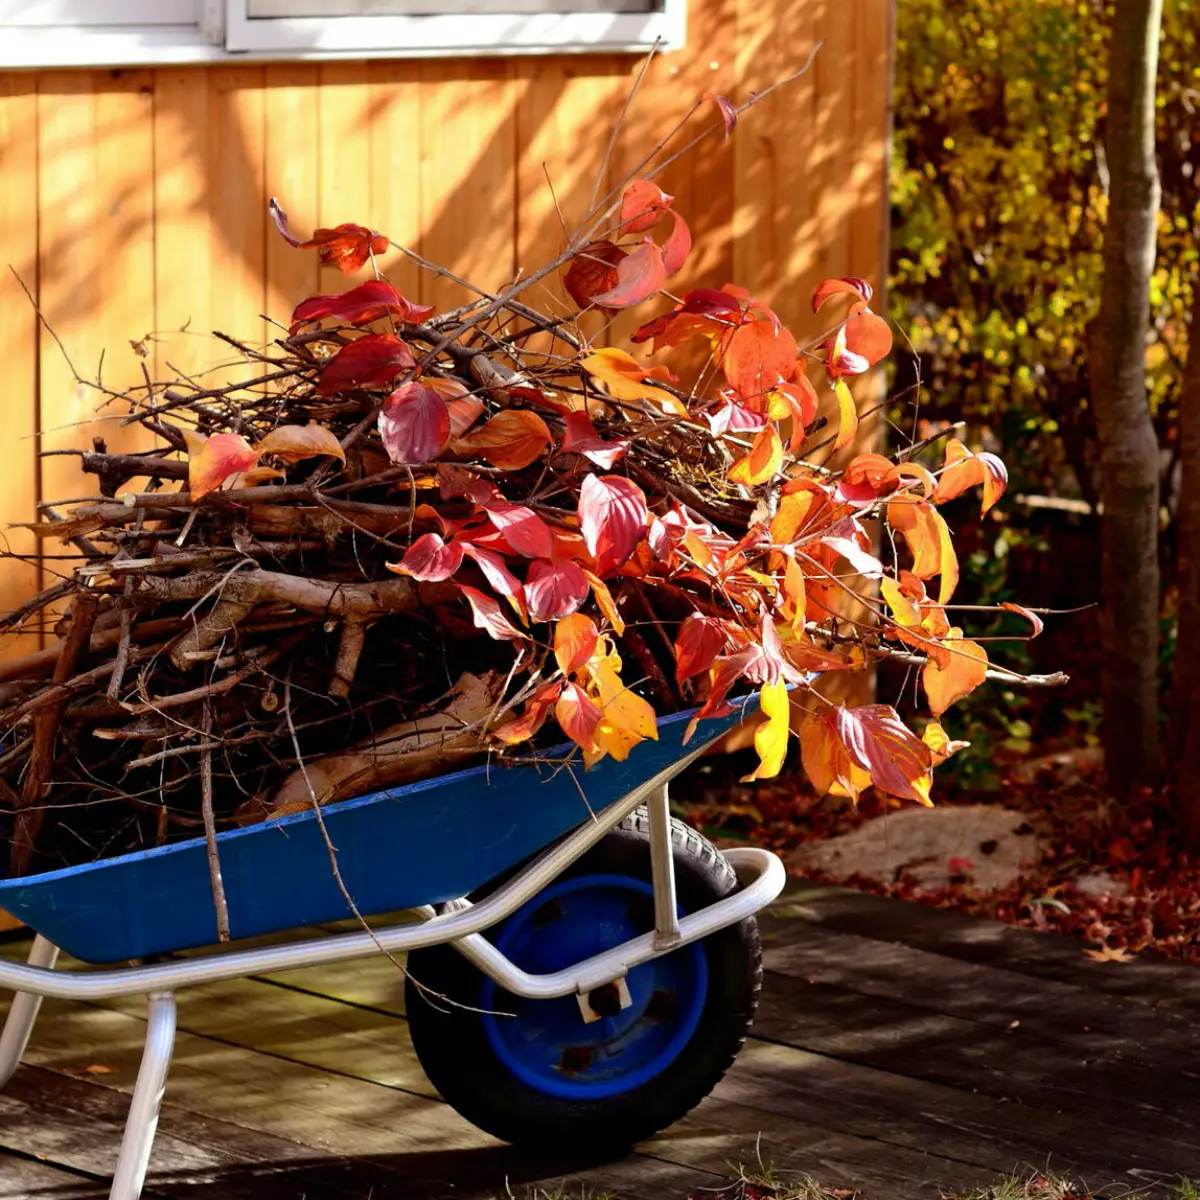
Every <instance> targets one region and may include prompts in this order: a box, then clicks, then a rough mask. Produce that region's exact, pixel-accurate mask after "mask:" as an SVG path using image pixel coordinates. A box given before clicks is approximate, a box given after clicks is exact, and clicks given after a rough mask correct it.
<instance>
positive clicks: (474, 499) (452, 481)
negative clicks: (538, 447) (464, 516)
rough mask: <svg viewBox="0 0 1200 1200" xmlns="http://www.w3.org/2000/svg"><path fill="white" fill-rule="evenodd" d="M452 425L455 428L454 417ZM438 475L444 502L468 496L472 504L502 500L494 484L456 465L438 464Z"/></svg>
mask: <svg viewBox="0 0 1200 1200" xmlns="http://www.w3.org/2000/svg"><path fill="white" fill-rule="evenodd" d="M451 425H452V427H453V417H451ZM437 473H438V480H439V483H440V485H441V493H442V499H443V500H455V499H457V498H458V497H459V496H466V498H467V499H468V500H470V501H471V503H472V504H490V503H491V502H492V501H493V500H500V499H501V498H502V497H501V495H500V489H499V488H498V487H497V486H496V485H495V484H494V483H490V482H489V481H488V480H486V479H480V478H479V476H478V475H476V474H474V473H473V472H471V471H468V470H466V469H465V468H464V467H459V466H455V464H454V463H438V468H437Z"/></svg>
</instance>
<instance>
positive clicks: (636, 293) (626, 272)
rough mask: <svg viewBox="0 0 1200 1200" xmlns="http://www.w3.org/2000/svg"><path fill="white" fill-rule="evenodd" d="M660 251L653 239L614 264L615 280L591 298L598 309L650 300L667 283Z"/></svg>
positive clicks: (627, 305)
mask: <svg viewBox="0 0 1200 1200" xmlns="http://www.w3.org/2000/svg"><path fill="white" fill-rule="evenodd" d="M667 273H668V272H667V266H666V263H665V262H664V261H663V252H662V250H660V249H659V247H658V246H656V245H655V244H654V243H653V242H643V243H642V245H640V246H639V247H638V248H637V249H636V250H634V251H632V252H631V253H630V254H627V255H626V256H625V257H624V258H623V259H621V261H620V262H619V263H618V264H617V282H616V284H615V285H614V286H613V287H611V288H609V290H608V291H607V292H601V293H600V294H599V295H597V296H593V297H592V303H593V304H595V305H596V306H597V307H598V308H629V307H630V306H631V305H634V304H641V302H642V301H643V300H649V299H650V297H651V296H653V295H654V293H655V292H657V291H658V290H659V288H661V287H662V285H663V284H664V283H666V282H667Z"/></svg>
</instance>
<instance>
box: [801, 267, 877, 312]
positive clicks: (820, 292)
mask: <svg viewBox="0 0 1200 1200" xmlns="http://www.w3.org/2000/svg"><path fill="white" fill-rule="evenodd" d="M841 295H848V296H854V297H855V298H856V299H857V300H858V301H859V302H861V303H863V304H869V303H870V302H871V285H870V284H869V283H868V282H867V281H866V280H865V279H859V278H858V277H857V276H856V275H849V276H846V277H845V278H843V279H826V280H825V281H824V282H823V283H820V284H818V285H817V288H816V290H815V291H814V292H813V298H812V310H813V312H817V311H818V310H819V309H820V307H821V305H822V304H824V303H825V301H826V300H828V299H829V297H830V296H841Z"/></svg>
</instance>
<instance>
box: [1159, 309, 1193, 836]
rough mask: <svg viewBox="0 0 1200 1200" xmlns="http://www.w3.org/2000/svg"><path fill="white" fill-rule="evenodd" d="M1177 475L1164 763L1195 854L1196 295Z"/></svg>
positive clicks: (1182, 386) (1183, 391) (1184, 381)
mask: <svg viewBox="0 0 1200 1200" xmlns="http://www.w3.org/2000/svg"><path fill="white" fill-rule="evenodd" d="M1179 475H1180V486H1179V505H1178V508H1177V510H1176V518H1175V519H1176V525H1175V532H1176V542H1177V549H1176V554H1177V563H1178V566H1177V574H1178V586H1179V634H1178V638H1177V640H1176V643H1175V678H1174V681H1173V683H1172V688H1171V725H1170V736H1169V739H1168V742H1167V763H1168V766H1169V767H1175V768H1176V772H1175V774H1176V781H1177V783H1178V788H1179V819H1180V823H1181V825H1182V827H1183V836H1184V842H1185V844H1186V845H1187V848H1188V850H1190V851H1192V852H1193V853H1195V852H1197V851H1200V667H1198V665H1197V664H1198V662H1200V297H1198V298H1197V300H1196V307H1195V310H1194V311H1193V313H1192V326H1191V330H1190V331H1189V335H1188V358H1187V365H1186V366H1185V367H1184V369H1183V379H1182V381H1181V382H1180V386H1179Z"/></svg>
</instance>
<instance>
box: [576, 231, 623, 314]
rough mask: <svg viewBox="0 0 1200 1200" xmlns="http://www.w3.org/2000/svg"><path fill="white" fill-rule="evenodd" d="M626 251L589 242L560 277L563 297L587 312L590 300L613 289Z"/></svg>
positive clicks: (610, 244) (605, 243)
mask: <svg viewBox="0 0 1200 1200" xmlns="http://www.w3.org/2000/svg"><path fill="white" fill-rule="evenodd" d="M626 255H627V251H625V250H622V249H621V247H620V246H616V245H614V244H613V243H612V242H592V243H591V244H590V245H588V246H584V248H583V249H582V250H580V252H579V253H578V254H577V255H575V257H574V258H573V259H571V262H570V264H569V265H568V267H567V270H566V273H565V274H564V275H563V286H564V287H565V288H566V289H567V294H568V295H569V296H570V297H571V299H572V300H574V301H575V303H576V304H578V305H579V307H580V308H587V306H588V305H589V304H592V303H593V302H594V297H596V296H598V295H599V294H600V293H601V292H607V291H609V290H611V289H612V288H615V287H616V286H617V267H618V266H619V265H620V263H621V260H622V259H623V258H625V257H626Z"/></svg>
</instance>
